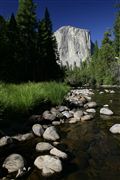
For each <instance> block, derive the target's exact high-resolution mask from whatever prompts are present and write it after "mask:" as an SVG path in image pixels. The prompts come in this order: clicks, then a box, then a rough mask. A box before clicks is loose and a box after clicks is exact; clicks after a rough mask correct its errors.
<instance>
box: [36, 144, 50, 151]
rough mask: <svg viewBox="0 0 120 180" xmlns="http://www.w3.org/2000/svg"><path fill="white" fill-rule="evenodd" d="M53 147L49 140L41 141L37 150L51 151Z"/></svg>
mask: <svg viewBox="0 0 120 180" xmlns="http://www.w3.org/2000/svg"><path fill="white" fill-rule="evenodd" d="M52 148H53V146H52V145H51V144H50V143H48V142H40V143H38V144H37V145H36V151H38V152H43V151H49V150H51V149H52Z"/></svg>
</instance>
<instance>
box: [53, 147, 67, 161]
mask: <svg viewBox="0 0 120 180" xmlns="http://www.w3.org/2000/svg"><path fill="white" fill-rule="evenodd" d="M50 154H51V155H54V156H57V157H59V158H62V159H66V158H67V154H66V153H65V152H62V151H60V150H59V149H57V148H53V149H51V150H50Z"/></svg>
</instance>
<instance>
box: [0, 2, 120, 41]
mask: <svg viewBox="0 0 120 180" xmlns="http://www.w3.org/2000/svg"><path fill="white" fill-rule="evenodd" d="M34 2H36V3H37V5H38V8H37V16H38V18H42V16H43V14H44V9H45V7H48V9H49V12H50V15H51V19H52V22H53V30H54V31H55V30H57V29H58V28H60V27H61V26H65V25H71V26H75V27H79V28H85V29H89V30H90V32H91V37H92V41H93V42H94V41H95V40H98V42H99V44H100V42H101V40H102V38H103V34H104V32H105V31H106V30H107V29H109V28H112V27H113V24H114V20H115V14H116V9H115V8H114V6H115V4H116V3H118V2H120V0H34ZM17 8H18V0H0V14H1V15H3V16H4V17H6V18H8V17H9V16H10V15H11V13H12V12H14V13H16V11H17Z"/></svg>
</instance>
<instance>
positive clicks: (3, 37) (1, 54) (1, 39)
mask: <svg viewBox="0 0 120 180" xmlns="http://www.w3.org/2000/svg"><path fill="white" fill-rule="evenodd" d="M7 50H8V45H7V23H6V21H5V19H4V18H3V17H2V16H0V80H6V78H7V74H6V73H7V72H6V64H7V55H8V51H7Z"/></svg>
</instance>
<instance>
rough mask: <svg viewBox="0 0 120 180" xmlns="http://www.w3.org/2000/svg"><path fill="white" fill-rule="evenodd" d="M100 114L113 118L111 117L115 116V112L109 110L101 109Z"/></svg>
mask: <svg viewBox="0 0 120 180" xmlns="http://www.w3.org/2000/svg"><path fill="white" fill-rule="evenodd" d="M100 114H104V115H108V116H111V115H113V112H112V111H111V110H110V109H108V108H101V109H100Z"/></svg>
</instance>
